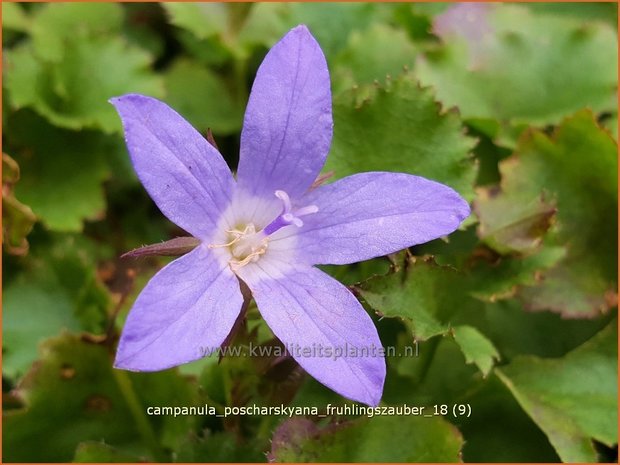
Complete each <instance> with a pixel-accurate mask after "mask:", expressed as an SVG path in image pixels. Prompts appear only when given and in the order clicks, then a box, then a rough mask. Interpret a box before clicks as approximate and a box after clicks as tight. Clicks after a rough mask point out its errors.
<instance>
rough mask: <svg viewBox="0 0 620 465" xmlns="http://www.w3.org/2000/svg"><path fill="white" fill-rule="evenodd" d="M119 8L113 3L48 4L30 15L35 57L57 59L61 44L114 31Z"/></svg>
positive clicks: (118, 21)
mask: <svg viewBox="0 0 620 465" xmlns="http://www.w3.org/2000/svg"><path fill="white" fill-rule="evenodd" d="M123 19H124V18H123V9H122V7H121V5H118V4H115V3H93V4H88V3H79V2H75V3H48V4H43V6H42V7H41V8H40V9H38V10H36V12H35V13H34V14H33V15H32V17H31V21H32V28H31V31H30V32H31V35H32V46H33V50H34V52H35V55H36V56H37V57H38V58H42V59H45V60H48V61H50V62H59V61H61V60H62V57H63V55H64V54H65V46H66V45H67V44H68V43H71V42H75V41H76V40H80V41H85V40H89V38H91V37H96V36H104V35H105V34H117V33H118V32H120V30H121V28H122V25H123Z"/></svg>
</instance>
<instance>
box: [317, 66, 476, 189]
mask: <svg viewBox="0 0 620 465" xmlns="http://www.w3.org/2000/svg"><path fill="white" fill-rule="evenodd" d="M334 127H335V131H334V140H333V143H332V149H331V152H330V155H329V157H328V159H327V165H326V169H327V170H333V171H335V172H336V177H338V178H341V177H344V176H347V175H350V174H353V173H358V172H362V171H398V172H405V173H412V174H417V175H420V176H424V177H427V178H430V179H433V180H435V181H439V182H442V183H444V184H447V185H449V186H451V187H452V188H454V189H455V190H457V191H458V192H459V193H460V194H461V195H463V196H464V197H465V198H466V199H468V200H470V199H472V198H473V196H474V192H473V183H474V180H475V177H476V167H475V164H474V161H473V159H472V158H471V156H470V151H471V149H472V148H473V145H474V141H473V139H470V138H468V137H466V136H465V135H464V133H463V128H462V126H461V121H460V119H459V117H458V115H457V114H456V113H454V112H448V113H445V112H442V111H441V110H440V107H439V104H437V103H436V102H435V100H434V97H433V95H432V93H431V91H430V90H429V89H423V88H421V87H420V86H419V85H418V83H417V82H416V81H415V80H414V79H413V78H412V77H411V76H409V75H404V76H401V77H399V78H397V79H395V80H387V82H386V83H385V84H382V85H374V86H363V87H359V88H356V89H352V90H350V91H348V92H344V93H341V94H340V95H339V96H337V97H336V98H335V99H334Z"/></svg>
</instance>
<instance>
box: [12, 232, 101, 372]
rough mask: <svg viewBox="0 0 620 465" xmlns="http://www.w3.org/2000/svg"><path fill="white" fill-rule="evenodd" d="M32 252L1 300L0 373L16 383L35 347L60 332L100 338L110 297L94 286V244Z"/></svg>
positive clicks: (73, 241) (62, 241)
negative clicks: (0, 359)
mask: <svg viewBox="0 0 620 465" xmlns="http://www.w3.org/2000/svg"><path fill="white" fill-rule="evenodd" d="M44 247H45V248H44V250H41V249H42V247H41V246H37V245H36V244H35V246H34V247H33V250H32V251H31V254H30V255H29V256H28V261H27V263H25V265H26V269H25V271H23V272H21V273H20V272H18V273H16V276H14V278H13V279H12V280H11V281H10V282H9V283H8V285H7V286H6V287H5V294H4V297H3V310H4V312H3V326H4V327H3V336H4V337H3V341H2V347H3V358H4V360H3V361H4V363H3V373H4V374H5V375H6V376H9V377H12V378H14V377H17V376H18V375H21V374H23V373H25V372H26V371H27V369H28V368H29V367H30V366H31V365H32V363H33V362H34V361H35V360H36V357H37V347H38V345H39V343H40V341H42V340H43V339H45V338H46V337H48V336H53V335H57V334H59V333H60V332H61V331H63V330H70V331H80V330H84V331H89V332H91V333H97V334H101V333H102V332H103V331H104V330H105V328H106V323H107V311H108V309H109V307H110V304H111V302H110V296H109V294H108V292H107V290H106V289H105V288H104V287H103V285H102V283H101V282H100V281H99V279H98V276H97V274H96V270H95V259H94V258H92V255H93V254H94V252H93V251H92V248H93V247H95V246H94V244H92V243H89V242H87V240H86V239H85V238H81V237H79V236H63V237H58V238H55V239H53V241H52V242H51V243H48V244H45V246H44Z"/></svg>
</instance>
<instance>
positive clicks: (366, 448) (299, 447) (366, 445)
mask: <svg viewBox="0 0 620 465" xmlns="http://www.w3.org/2000/svg"><path fill="white" fill-rule="evenodd" d="M462 446H463V439H462V437H461V435H460V433H459V432H458V430H457V429H456V428H455V427H454V426H452V425H450V424H449V423H448V422H446V421H445V420H443V419H441V418H438V417H435V418H424V417H415V416H404V417H397V416H377V417H374V418H358V419H356V420H353V421H350V422H345V423H342V424H335V425H330V426H327V427H325V428H324V429H322V430H319V429H318V428H317V426H316V425H314V424H313V423H312V422H310V421H309V420H306V419H298V418H295V419H290V420H286V421H285V422H284V423H282V424H281V425H280V426H279V427H278V429H277V430H276V432H275V433H274V437H273V439H272V451H271V458H272V459H275V460H276V461H278V462H459V461H460V451H461V447H462Z"/></svg>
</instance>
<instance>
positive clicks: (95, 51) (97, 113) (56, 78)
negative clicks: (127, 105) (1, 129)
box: [4, 36, 163, 133]
mask: <svg viewBox="0 0 620 465" xmlns="http://www.w3.org/2000/svg"><path fill="white" fill-rule="evenodd" d="M5 58H6V68H5V72H6V74H5V82H4V85H5V86H6V89H7V90H8V91H9V98H10V103H11V105H12V106H13V107H14V108H16V109H20V108H23V107H30V108H33V109H34V110H35V111H37V113H39V114H40V115H42V116H44V117H45V118H46V119H47V120H48V121H50V122H51V123H53V124H54V125H57V126H60V127H63V128H68V129H76V130H77V129H85V128H94V129H101V130H103V131H105V132H108V133H113V132H117V133H120V132H121V124H120V122H119V120H118V116H117V115H116V113H115V111H114V109H113V107H112V105H110V104H109V103H108V100H109V99H110V98H112V97H115V96H118V95H122V94H125V93H129V92H138V93H143V94H146V95H151V96H154V97H161V96H162V95H163V85H162V82H161V79H160V77H159V76H157V75H155V74H153V73H152V72H151V71H150V69H149V68H150V65H151V57H150V55H149V54H147V53H146V52H143V51H142V50H141V49H138V48H136V47H133V46H129V45H127V43H126V42H125V41H124V40H123V39H122V38H120V37H107V36H106V37H93V38H89V39H88V40H80V39H79V37H77V38H74V39H73V40H66V41H64V42H63V48H62V56H61V57H60V58H58V57H55V58H54V59H56V58H58V61H54V62H52V61H49V60H44V59H38V58H37V57H36V56H35V54H34V53H33V47H32V45H31V44H29V43H26V44H23V45H21V46H19V47H17V48H15V49H13V50H9V51H7V52H6V55H5ZM6 70H8V72H7V71H6Z"/></svg>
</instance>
